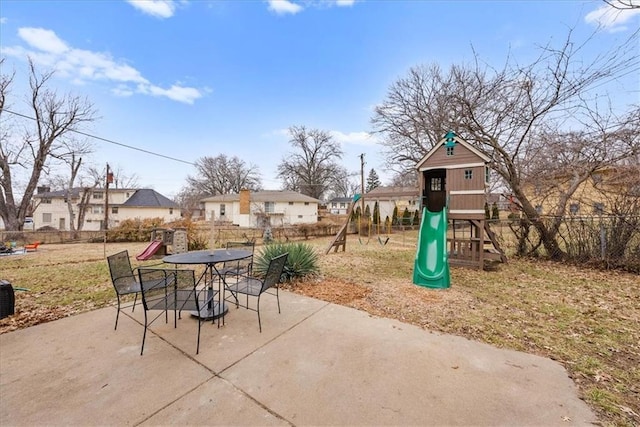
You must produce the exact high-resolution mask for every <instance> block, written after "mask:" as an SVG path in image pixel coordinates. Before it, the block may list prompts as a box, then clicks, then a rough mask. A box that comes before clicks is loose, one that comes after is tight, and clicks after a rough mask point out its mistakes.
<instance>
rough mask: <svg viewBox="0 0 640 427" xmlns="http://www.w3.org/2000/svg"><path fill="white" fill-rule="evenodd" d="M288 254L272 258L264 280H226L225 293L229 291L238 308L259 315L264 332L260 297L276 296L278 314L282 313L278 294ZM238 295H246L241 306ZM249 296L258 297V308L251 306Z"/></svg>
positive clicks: (239, 276)
mask: <svg viewBox="0 0 640 427" xmlns="http://www.w3.org/2000/svg"><path fill="white" fill-rule="evenodd" d="M288 256H289V254H288V253H285V254H282V255H278V256H277V257H275V258H272V259H271V261H270V262H269V267H268V269H267V272H266V274H265V276H264V278H257V277H252V276H244V275H238V276H236V277H235V279H236V280H235V282H231V283H228V282H227V281H226V278H225V283H226V286H225V288H224V291H225V292H226V291H229V292H230V293H231V294H232V296H233V298H234V300H235V301H234V302H235V304H236V308H237V307H239V306H242V307H244V308H246V309H248V310H252V311H255V312H257V313H258V327H259V329H260V332H262V321H261V319H260V296H261V295H262V294H264V293H269V294H272V295H275V297H276V300H277V302H278V313H280V295H279V292H278V284H279V283H280V280H281V277H282V273H283V271H284V266H285V264H286V263H287V257H288ZM269 289H275V293H273V292H268V291H269ZM238 294H242V295H246V301H245V303H244V304H241V303H240V301H239V299H238ZM249 296H252V297H256V298H257V302H256V308H252V307H250V306H249Z"/></svg>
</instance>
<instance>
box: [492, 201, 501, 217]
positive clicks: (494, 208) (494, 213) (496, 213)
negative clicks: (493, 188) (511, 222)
mask: <svg viewBox="0 0 640 427" xmlns="http://www.w3.org/2000/svg"><path fill="white" fill-rule="evenodd" d="M491 219H500V210H499V209H498V205H497V203H496V202H493V204H492V205H491Z"/></svg>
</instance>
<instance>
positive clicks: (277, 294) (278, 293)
mask: <svg viewBox="0 0 640 427" xmlns="http://www.w3.org/2000/svg"><path fill="white" fill-rule="evenodd" d="M276 301H278V314H280V292H278V285H276Z"/></svg>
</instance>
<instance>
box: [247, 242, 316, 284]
mask: <svg viewBox="0 0 640 427" xmlns="http://www.w3.org/2000/svg"><path fill="white" fill-rule="evenodd" d="M287 252H288V253H289V256H288V257H287V263H286V264H285V266H284V276H285V277H283V280H293V279H296V278H302V277H305V276H308V275H312V274H316V273H318V271H319V266H318V254H317V253H316V252H315V251H314V249H313V247H312V246H311V245H308V244H306V243H300V242H294V243H279V242H276V243H271V244H269V245H266V246H264V247H263V248H262V250H261V251H260V252H259V253H258V254H257V255H256V256H255V257H254V260H253V272H254V274H256V275H258V276H264V274H265V273H266V272H267V269H268V268H269V262H270V261H271V259H272V258H275V257H277V256H278V255H282V254H284V253H287Z"/></svg>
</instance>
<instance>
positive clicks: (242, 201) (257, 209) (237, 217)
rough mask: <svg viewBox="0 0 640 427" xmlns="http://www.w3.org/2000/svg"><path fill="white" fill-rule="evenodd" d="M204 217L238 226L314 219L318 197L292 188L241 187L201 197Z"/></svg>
mask: <svg viewBox="0 0 640 427" xmlns="http://www.w3.org/2000/svg"><path fill="white" fill-rule="evenodd" d="M201 203H202V204H203V205H204V210H205V213H206V216H205V217H206V219H207V220H211V218H212V217H213V218H214V219H215V220H216V221H226V222H230V223H232V224H234V225H239V226H240V227H267V226H273V227H277V226H282V225H294V224H311V223H316V222H318V205H319V204H320V200H318V199H314V198H313V197H309V196H305V195H304V194H300V193H296V192H295V191H275V190H268V191H258V192H250V191H249V190H242V191H241V192H240V194H222V195H218V196H212V197H207V198H205V199H202V200H201Z"/></svg>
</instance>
